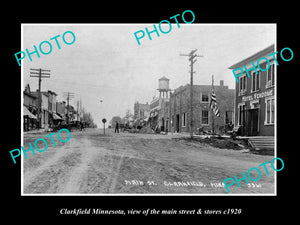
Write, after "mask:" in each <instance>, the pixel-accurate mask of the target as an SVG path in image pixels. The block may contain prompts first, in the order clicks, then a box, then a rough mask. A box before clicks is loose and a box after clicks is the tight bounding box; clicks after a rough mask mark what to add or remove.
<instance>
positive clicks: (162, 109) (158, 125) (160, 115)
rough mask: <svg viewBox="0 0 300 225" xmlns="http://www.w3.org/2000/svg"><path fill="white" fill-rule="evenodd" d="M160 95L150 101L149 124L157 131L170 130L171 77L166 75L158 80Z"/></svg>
mask: <svg viewBox="0 0 300 225" xmlns="http://www.w3.org/2000/svg"><path fill="white" fill-rule="evenodd" d="M157 90H158V91H159V97H154V98H153V99H152V101H151V103H150V115H149V120H148V124H150V127H151V128H152V129H153V130H155V131H158V132H160V131H163V132H168V131H169V124H170V113H169V108H170V97H169V93H170V88H169V79H168V78H166V77H165V76H163V77H161V78H160V79H159V80H158V89H157Z"/></svg>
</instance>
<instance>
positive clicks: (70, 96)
mask: <svg viewBox="0 0 300 225" xmlns="http://www.w3.org/2000/svg"><path fill="white" fill-rule="evenodd" d="M63 95H64V98H65V99H67V103H68V105H67V124H69V101H70V99H72V98H74V93H72V92H64V93H63Z"/></svg>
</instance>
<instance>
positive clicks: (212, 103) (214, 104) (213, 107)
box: [209, 89, 220, 117]
mask: <svg viewBox="0 0 300 225" xmlns="http://www.w3.org/2000/svg"><path fill="white" fill-rule="evenodd" d="M209 108H210V109H211V110H212V111H213V112H214V113H215V115H216V116H218V117H220V111H219V109H218V106H217V97H216V94H215V92H214V89H212V90H211V99H210V104H209Z"/></svg>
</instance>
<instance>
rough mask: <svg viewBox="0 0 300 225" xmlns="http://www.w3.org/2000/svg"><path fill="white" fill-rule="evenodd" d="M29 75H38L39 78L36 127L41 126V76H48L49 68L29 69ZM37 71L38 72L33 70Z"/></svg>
mask: <svg viewBox="0 0 300 225" xmlns="http://www.w3.org/2000/svg"><path fill="white" fill-rule="evenodd" d="M30 70H32V71H30V77H38V78H39V91H38V112H37V121H38V128H41V118H40V117H41V115H40V114H41V108H42V95H41V83H42V78H50V73H45V72H50V70H42V69H30ZM34 71H38V72H34Z"/></svg>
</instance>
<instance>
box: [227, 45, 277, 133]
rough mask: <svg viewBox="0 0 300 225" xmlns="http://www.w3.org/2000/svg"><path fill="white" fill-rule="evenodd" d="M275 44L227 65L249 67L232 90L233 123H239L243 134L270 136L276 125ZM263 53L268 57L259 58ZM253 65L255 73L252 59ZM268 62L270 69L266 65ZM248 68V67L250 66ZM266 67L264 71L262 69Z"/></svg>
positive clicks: (263, 55)
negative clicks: (233, 90) (233, 92)
mask: <svg viewBox="0 0 300 225" xmlns="http://www.w3.org/2000/svg"><path fill="white" fill-rule="evenodd" d="M273 52H274V44H273V45H271V46H269V47H267V48H265V49H263V50H261V51H259V52H257V53H255V54H254V55H252V56H250V57H248V58H246V59H244V60H242V61H240V62H238V63H236V64H234V65H232V66H231V67H229V69H232V70H233V69H236V68H244V66H246V68H248V71H249V73H250V77H248V76H247V74H246V72H245V71H244V73H243V74H242V75H241V76H239V77H238V80H239V82H236V88H235V90H236V92H235V125H239V126H241V131H242V135H246V136H256V135H259V136H273V135H274V125H275V71H276V69H275V68H276V66H275V64H274V58H273V56H270V54H271V53H273ZM262 57H265V58H266V59H268V60H269V62H268V61H267V60H260V61H259V62H260V64H259V67H260V68H261V69H260V68H259V67H258V66H257V61H258V59H260V58H262ZM251 62H254V65H255V66H256V70H257V71H258V73H257V74H256V72H255V70H254V68H253V69H251V68H252V67H253V65H252V63H251ZM268 63H270V66H269V69H268V70H266V69H267V66H268ZM250 69H251V70H250ZM262 70H266V71H262Z"/></svg>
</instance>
